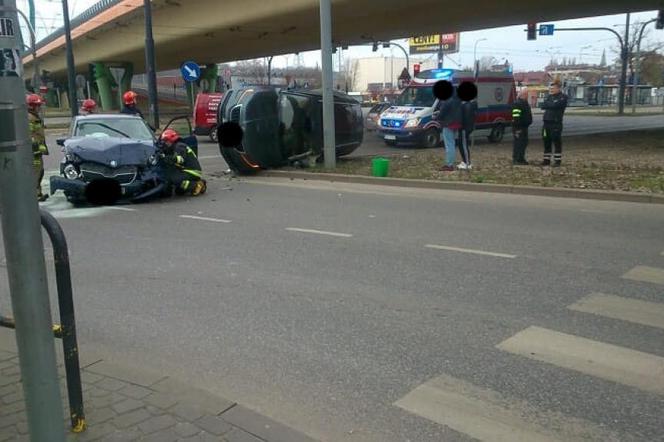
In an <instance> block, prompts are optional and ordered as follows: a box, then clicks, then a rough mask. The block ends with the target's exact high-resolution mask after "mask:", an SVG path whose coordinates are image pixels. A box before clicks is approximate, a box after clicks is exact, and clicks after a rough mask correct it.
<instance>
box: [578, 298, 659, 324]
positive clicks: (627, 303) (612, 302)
mask: <svg viewBox="0 0 664 442" xmlns="http://www.w3.org/2000/svg"><path fill="white" fill-rule="evenodd" d="M567 308H568V309H570V310H575V311H577V312H583V313H592V314H594V315H599V316H606V317H608V318H613V319H620V320H623V321H629V322H634V323H636V324H643V325H648V326H651V327H658V328H664V304H661V303H657V302H648V301H641V300H640V299H632V298H622V297H620V296H614V295H605V294H603V293H592V294H590V295H588V296H586V297H585V298H583V299H581V300H580V301H578V302H575V303H574V304H572V305H570V306H568V307H567Z"/></svg>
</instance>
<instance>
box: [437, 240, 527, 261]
mask: <svg viewBox="0 0 664 442" xmlns="http://www.w3.org/2000/svg"><path fill="white" fill-rule="evenodd" d="M424 247H426V248H429V249H437V250H449V251H452V252H463V253H474V254H476V255H486V256H495V257H497V258H509V259H514V258H516V255H509V254H507V253H496V252H487V251H485V250H474V249H463V248H461V247H450V246H439V245H436V244H427V245H425V246H424Z"/></svg>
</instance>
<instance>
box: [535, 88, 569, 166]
mask: <svg viewBox="0 0 664 442" xmlns="http://www.w3.org/2000/svg"><path fill="white" fill-rule="evenodd" d="M566 107H567V95H565V94H563V93H562V91H561V90H560V80H556V81H554V82H553V83H552V84H551V89H550V93H549V95H548V96H547V97H546V99H545V100H544V102H543V103H542V104H541V105H540V108H542V109H544V117H543V119H544V127H543V129H542V139H543V140H544V161H542V166H550V165H551V160H552V159H553V166H554V167H560V163H561V161H562V159H563V140H562V133H563V114H564V113H565V108H566ZM552 144H553V145H554V146H555V150H554V152H553V155H552V154H551V145H552ZM552 157H553V158H552Z"/></svg>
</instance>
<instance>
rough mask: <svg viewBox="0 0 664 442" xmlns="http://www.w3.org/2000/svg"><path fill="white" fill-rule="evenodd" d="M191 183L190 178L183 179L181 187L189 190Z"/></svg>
mask: <svg viewBox="0 0 664 442" xmlns="http://www.w3.org/2000/svg"><path fill="white" fill-rule="evenodd" d="M189 183H190V182H189V180H184V181H182V184H180V188H182V190H187V189H188V188H189Z"/></svg>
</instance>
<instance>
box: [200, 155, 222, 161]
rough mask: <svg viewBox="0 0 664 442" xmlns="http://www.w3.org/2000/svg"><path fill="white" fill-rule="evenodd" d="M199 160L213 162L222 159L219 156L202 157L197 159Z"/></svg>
mask: <svg viewBox="0 0 664 442" xmlns="http://www.w3.org/2000/svg"><path fill="white" fill-rule="evenodd" d="M198 159H199V160H214V159H222V158H221V155H205V156H202V157H198Z"/></svg>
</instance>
